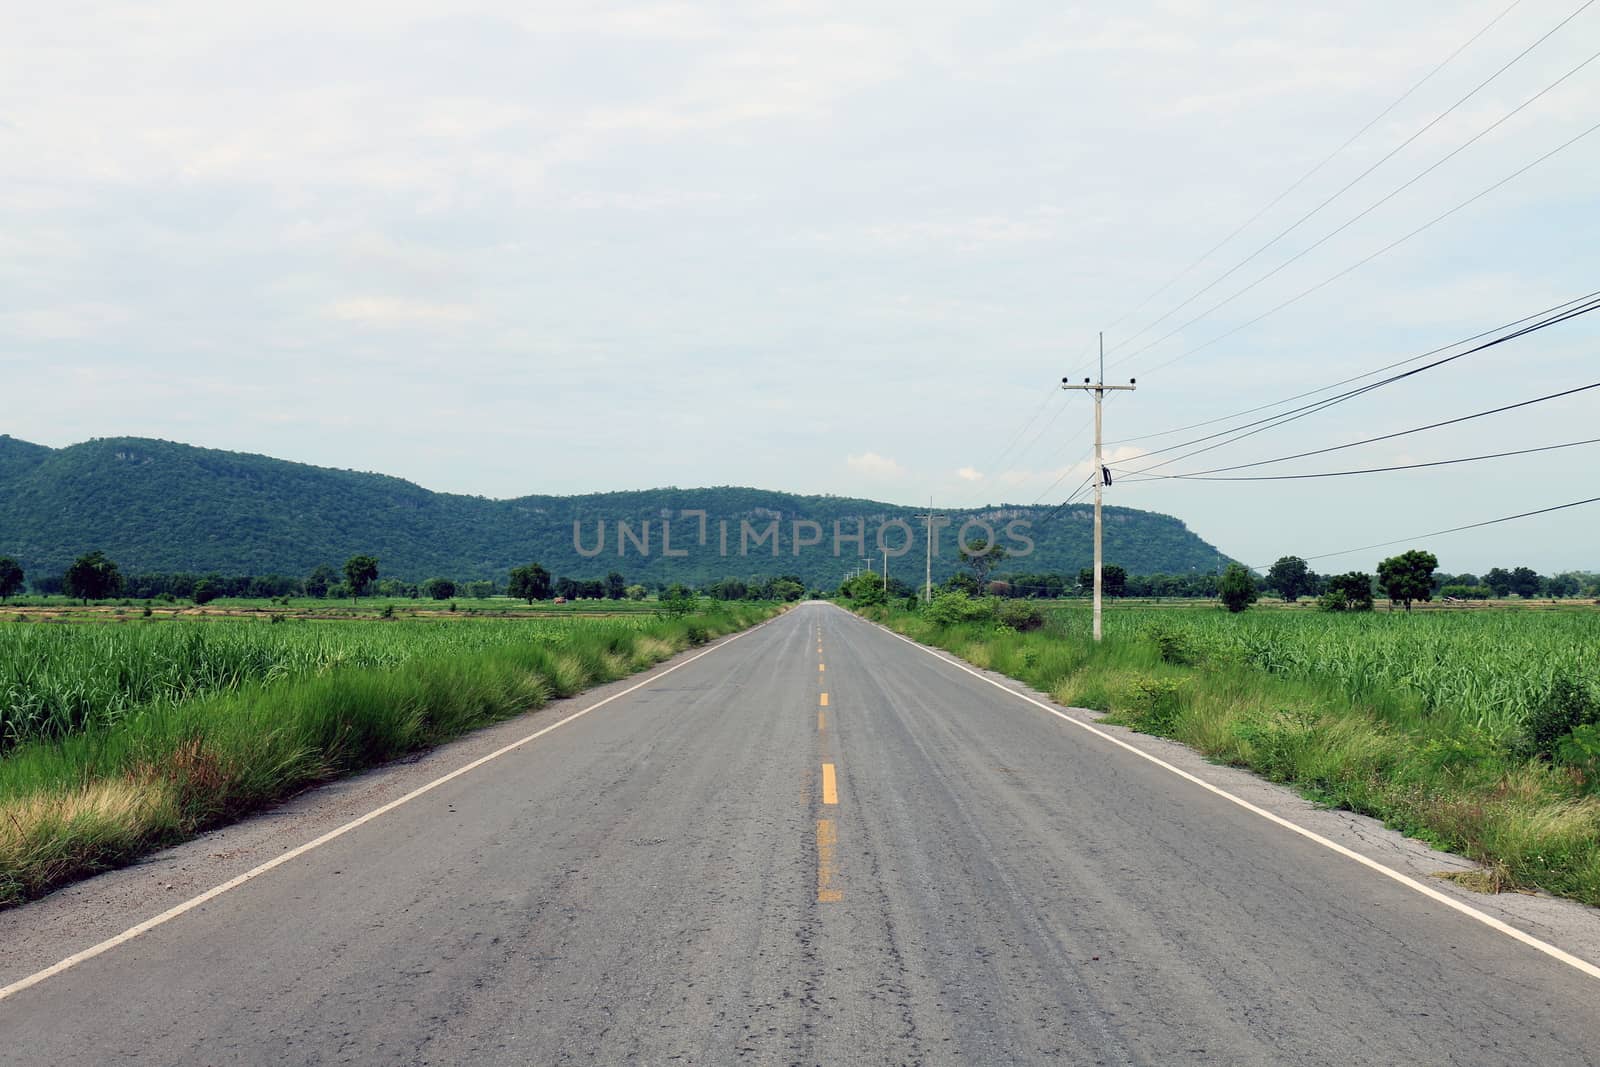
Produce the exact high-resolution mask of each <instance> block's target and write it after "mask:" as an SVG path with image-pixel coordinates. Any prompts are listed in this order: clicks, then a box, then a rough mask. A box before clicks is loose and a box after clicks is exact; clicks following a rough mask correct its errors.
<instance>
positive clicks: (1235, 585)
mask: <svg viewBox="0 0 1600 1067" xmlns="http://www.w3.org/2000/svg"><path fill="white" fill-rule="evenodd" d="M1218 590H1219V591H1220V595H1221V597H1222V602H1223V603H1224V604H1226V605H1227V607H1228V610H1229V611H1231V612H1235V613H1237V612H1241V611H1243V610H1244V609H1245V608H1248V607H1249V606H1250V605H1251V604H1254V603H1255V602H1256V599H1257V594H1256V580H1255V578H1254V576H1252V575H1251V573H1250V572H1249V571H1248V570H1246V569H1245V568H1244V567H1243V566H1242V565H1240V564H1238V563H1230V564H1228V569H1227V570H1225V571H1223V572H1222V581H1221V583H1220V584H1219V585H1218Z"/></svg>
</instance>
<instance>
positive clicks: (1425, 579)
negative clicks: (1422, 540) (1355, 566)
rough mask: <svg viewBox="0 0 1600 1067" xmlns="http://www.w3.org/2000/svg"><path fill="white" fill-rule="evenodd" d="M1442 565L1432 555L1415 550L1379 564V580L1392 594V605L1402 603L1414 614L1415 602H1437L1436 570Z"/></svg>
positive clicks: (1385, 589)
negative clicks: (1435, 597)
mask: <svg viewBox="0 0 1600 1067" xmlns="http://www.w3.org/2000/svg"><path fill="white" fill-rule="evenodd" d="M1438 566H1439V559H1438V557H1436V556H1435V555H1434V554H1433V553H1432V552H1424V551H1423V550H1422V549H1420V548H1413V549H1411V550H1410V551H1409V552H1402V553H1400V554H1399V555H1398V556H1390V557H1389V558H1388V559H1386V560H1384V561H1383V562H1382V563H1380V564H1378V581H1379V582H1380V583H1382V585H1383V591H1384V592H1386V593H1388V594H1389V603H1391V604H1393V603H1394V602H1396V601H1399V602H1400V603H1402V604H1404V605H1405V606H1406V610H1407V611H1410V610H1411V602H1412V601H1413V600H1420V601H1422V602H1423V603H1424V604H1426V603H1427V602H1428V601H1430V600H1432V599H1433V571H1434V568H1436V567H1438Z"/></svg>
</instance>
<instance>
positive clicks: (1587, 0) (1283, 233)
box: [1112, 0, 1595, 362]
mask: <svg viewBox="0 0 1600 1067" xmlns="http://www.w3.org/2000/svg"><path fill="white" fill-rule="evenodd" d="M1594 3H1595V0H1584V2H1583V3H1582V4H1580V5H1579V6H1578V7H1577V9H1576V10H1574V11H1573V12H1572V13H1571V14H1569V15H1568V16H1567V17H1566V18H1564V19H1562V20H1561V21H1560V22H1558V23H1556V25H1555V26H1553V27H1551V28H1550V29H1549V30H1547V31H1545V33H1544V34H1542V35H1541V36H1540V37H1539V38H1538V39H1537V40H1535V41H1534V42H1533V43H1532V44H1530V45H1528V46H1527V47H1526V48H1524V49H1523V50H1522V51H1521V52H1518V53H1517V54H1516V55H1515V56H1513V57H1511V59H1510V60H1508V61H1507V62H1506V63H1505V64H1504V65H1502V66H1501V67H1499V68H1498V69H1497V70H1495V72H1494V73H1493V74H1491V75H1489V76H1488V77H1487V78H1485V79H1484V80H1483V81H1481V82H1479V83H1478V84H1477V85H1476V86H1474V87H1473V88H1472V89H1471V90H1470V91H1468V92H1467V94H1466V95H1465V96H1462V97H1460V98H1459V99H1458V100H1456V102H1455V103H1453V104H1451V105H1450V106H1449V107H1448V108H1446V109H1445V110H1444V111H1441V112H1440V113H1439V114H1438V115H1436V116H1434V117H1433V119H1431V120H1430V121H1429V122H1427V123H1426V124H1425V125H1423V126H1422V127H1421V128H1420V129H1418V130H1417V131H1416V132H1415V133H1413V134H1412V135H1411V136H1410V137H1407V138H1406V139H1405V140H1404V141H1401V142H1400V143H1399V144H1398V145H1396V146H1395V147H1394V148H1392V149H1390V150H1389V151H1388V152H1387V153H1385V154H1384V155H1383V156H1381V157H1380V158H1379V159H1378V160H1377V162H1375V163H1373V164H1372V165H1371V166H1369V167H1368V168H1367V169H1366V170H1364V171H1362V172H1361V173H1360V174H1358V175H1356V176H1355V177H1354V178H1352V179H1351V180H1350V181H1349V182H1347V183H1345V184H1344V185H1343V186H1341V187H1340V188H1339V189H1338V190H1337V191H1336V192H1334V193H1333V194H1332V195H1331V196H1328V197H1327V198H1326V199H1324V200H1323V201H1322V202H1321V203H1319V204H1317V206H1316V207H1314V208H1312V209H1311V210H1310V211H1308V212H1306V213H1305V214H1303V215H1301V216H1300V217H1299V218H1298V219H1296V220H1295V221H1294V222H1292V223H1290V224H1289V226H1287V227H1285V228H1284V229H1283V230H1280V231H1279V232H1278V233H1277V234H1276V235H1275V236H1273V237H1272V238H1271V239H1270V240H1269V241H1267V242H1266V243H1265V244H1263V245H1261V246H1260V247H1258V248H1257V249H1256V250H1255V251H1254V252H1251V253H1250V254H1249V255H1248V256H1246V257H1245V258H1244V259H1242V260H1240V261H1239V262H1238V263H1235V264H1234V265H1233V266H1232V267H1229V268H1228V269H1227V270H1226V271H1224V272H1223V273H1222V274H1221V275H1219V276H1218V277H1217V278H1215V279H1213V280H1212V281H1211V282H1210V283H1208V284H1207V285H1206V286H1205V287H1204V288H1202V289H1200V290H1198V291H1197V292H1195V293H1193V294H1192V295H1190V296H1189V297H1188V298H1187V299H1185V300H1184V301H1183V302H1182V303H1180V304H1178V305H1177V306H1176V307H1173V308H1171V309H1170V310H1168V311H1166V312H1165V313H1163V314H1162V315H1161V316H1160V317H1159V318H1156V319H1155V320H1153V321H1151V322H1150V323H1148V324H1147V325H1146V326H1145V327H1144V328H1143V329H1141V330H1140V331H1139V332H1138V333H1135V334H1133V335H1132V336H1130V337H1128V338H1126V339H1124V340H1122V341H1119V342H1117V343H1116V344H1115V345H1114V346H1113V349H1112V350H1113V351H1115V350H1116V349H1119V348H1122V347H1123V346H1125V345H1128V344H1131V343H1132V342H1133V341H1135V340H1137V339H1138V338H1139V337H1141V336H1143V335H1144V334H1145V333H1148V332H1149V331H1150V330H1151V329H1153V328H1154V327H1155V326H1157V325H1158V324H1160V323H1161V322H1164V321H1165V320H1166V319H1168V318H1170V317H1171V316H1172V315H1175V314H1176V313H1177V312H1179V311H1181V310H1182V309H1183V308H1185V307H1187V306H1188V305H1189V304H1191V303H1193V302H1194V301H1195V300H1197V299H1199V298H1200V297H1201V296H1204V295H1205V294H1206V293H1208V292H1210V291H1211V290H1212V289H1214V288H1216V287H1217V286H1218V285H1220V284H1221V283H1222V282H1224V281H1226V280H1227V279H1228V278H1230V277H1232V276H1233V275H1234V274H1235V273H1237V272H1238V271H1239V270H1240V269H1242V268H1243V267H1244V266H1245V265H1246V264H1248V263H1250V262H1251V261H1252V260H1254V259H1255V258H1256V257H1257V256H1259V255H1260V254H1261V253H1263V252H1265V251H1266V250H1267V249H1269V248H1271V247H1272V246H1273V245H1275V244H1277V243H1278V242H1279V241H1281V240H1282V239H1283V238H1285V237H1287V236H1288V235H1289V234H1291V233H1293V232H1294V231H1295V230H1297V229H1299V228H1300V227H1301V226H1302V225H1304V224H1305V223H1306V222H1307V221H1309V220H1310V219H1311V218H1312V217H1313V216H1315V215H1316V214H1317V213H1318V212H1320V211H1321V210H1322V209H1323V208H1325V207H1327V206H1328V205H1329V204H1331V203H1333V202H1334V201H1335V200H1337V199H1338V198H1339V197H1341V196H1343V195H1344V194H1345V193H1346V192H1348V191H1349V190H1350V189H1351V188H1353V187H1354V186H1355V185H1356V184H1357V183H1358V182H1360V181H1362V180H1363V179H1364V178H1366V177H1367V176H1368V175H1370V174H1371V173H1372V172H1373V171H1375V170H1377V169H1378V168H1379V167H1381V166H1383V164H1385V163H1387V162H1388V161H1389V160H1390V159H1393V158H1394V157H1395V156H1396V155H1397V154H1398V153H1400V152H1401V151H1403V150H1404V149H1405V148H1407V147H1408V146H1409V145H1411V144H1412V143H1413V142H1415V141H1416V140H1417V138H1419V137H1421V136H1422V135H1423V134H1425V133H1427V132H1428V131H1429V130H1431V129H1433V128H1434V127H1435V126H1437V125H1438V124H1439V123H1441V122H1443V121H1444V120H1445V119H1446V118H1448V117H1449V116H1450V115H1451V114H1453V113H1454V112H1455V111H1456V110H1457V109H1458V108H1460V107H1461V106H1462V105H1463V104H1465V103H1466V102H1467V101H1468V100H1470V99H1472V98H1473V97H1474V96H1476V95H1477V94H1478V93H1479V92H1481V91H1482V90H1483V89H1484V88H1485V87H1487V86H1488V85H1489V84H1490V83H1491V82H1493V81H1494V80H1495V79H1497V78H1499V77H1500V75H1502V74H1504V73H1505V72H1506V71H1508V70H1510V69H1511V67H1513V66H1514V65H1516V64H1517V63H1518V62H1520V61H1521V60H1522V59H1523V58H1524V57H1526V56H1527V55H1528V54H1529V53H1530V52H1532V51H1533V50H1534V49H1535V48H1538V47H1539V46H1540V45H1541V44H1543V43H1544V42H1545V41H1547V40H1549V39H1550V38H1551V37H1552V36H1554V35H1555V34H1556V33H1557V32H1558V31H1559V30H1561V29H1562V28H1563V27H1564V26H1566V25H1567V24H1568V23H1569V22H1571V21H1572V20H1573V19H1575V18H1577V17H1578V16H1579V15H1581V14H1582V13H1583V12H1584V11H1586V10H1588V8H1589V7H1591V6H1592V5H1593V4H1594ZM1568 76H1570V74H1569V75H1564V76H1563V80H1565V77H1568ZM1557 84H1559V82H1558V83H1557ZM1553 87H1554V86H1551V87H1550V88H1553ZM1545 91H1546V92H1547V91H1548V88H1547V89H1546V90H1545ZM1539 95H1543V93H1542V92H1541V93H1540V94H1539ZM1537 98H1538V97H1534V99H1537ZM1532 102H1533V101H1532V100H1529V101H1527V102H1525V103H1524V104H1523V105H1522V107H1526V106H1527V104H1529V103H1532ZM1517 110H1519V111H1520V110H1521V107H1519V108H1518V109H1517ZM1513 114H1515V112H1513ZM1509 117H1510V115H1507V116H1505V118H1509ZM1500 121H1502V122H1503V121H1504V118H1503V119H1501V120H1500ZM1497 125H1498V123H1497ZM1491 128H1492V127H1491ZM1484 132H1485V133H1487V132H1488V131H1484ZM1479 136H1482V134H1479ZM1474 139H1476V138H1474ZM1468 143H1469V144H1470V143H1471V142H1468ZM1462 147H1465V145H1463V146H1462ZM1458 151H1459V149H1458ZM1452 154H1453V153H1452ZM1447 158H1448V157H1447ZM1441 162H1443V161H1442V160H1441ZM1437 165H1438V164H1435V166H1437ZM1430 169H1432V168H1430ZM1419 177H1420V175H1419ZM1413 180H1415V179H1413ZM1408 184H1409V183H1408ZM1402 188H1403V187H1402ZM1396 192H1398V190H1396ZM1391 195H1393V194H1391ZM1373 206H1374V207H1376V206H1377V205H1373ZM1368 210H1369V211H1370V210H1372V209H1371V208H1369V209H1368ZM1358 217H1359V216H1358ZM1351 221H1352V222H1353V221H1354V220H1351ZM1345 225H1347V226H1348V225H1349V223H1346V224H1345ZM1335 232H1337V231H1335ZM1329 236H1332V235H1331V234H1330V235H1329ZM1324 240H1326V238H1324ZM1291 262H1292V260H1291ZM1285 265H1286V264H1285ZM1270 276H1271V275H1270V274H1269V275H1266V276H1264V277H1263V278H1261V279H1257V281H1256V282H1252V283H1251V285H1249V286H1246V287H1245V289H1242V290H1240V293H1243V292H1246V291H1248V290H1249V289H1250V288H1253V287H1254V286H1255V285H1257V284H1260V282H1261V281H1264V280H1265V277H1270ZM1238 295H1239V293H1235V294H1234V297H1236V296H1238ZM1234 297H1229V298H1228V300H1232V299H1234ZM1227 302H1228V301H1223V303H1227ZM1220 306H1222V305H1221V304H1219V305H1216V307H1220ZM1216 307H1213V308H1212V309H1210V310H1208V311H1206V312H1203V313H1202V314H1201V315H1200V316H1197V319H1198V318H1204V317H1205V316H1206V315H1209V314H1211V311H1214V310H1216ZM1197 319H1191V320H1190V321H1189V322H1188V323H1185V324H1184V326H1180V327H1178V328H1177V329H1176V330H1173V331H1170V332H1168V333H1167V334H1164V335H1163V336H1162V337H1160V338H1158V339H1157V340H1155V341H1153V342H1151V343H1150V344H1147V345H1145V346H1144V347H1143V348H1140V349H1138V350H1137V351H1135V352H1132V353H1129V354H1128V355H1126V356H1123V357H1122V359H1121V360H1119V361H1118V362H1123V361H1126V360H1127V359H1130V358H1132V357H1133V356H1136V355H1138V354H1139V353H1140V352H1144V351H1146V350H1147V349H1149V348H1151V347H1152V346H1154V345H1156V344H1160V343H1161V342H1162V341H1164V340H1166V339H1167V338H1168V337H1171V336H1172V334H1173V333H1177V332H1180V331H1182V330H1183V329H1185V328H1187V326H1189V325H1192V324H1193V323H1194V322H1195V321H1197Z"/></svg>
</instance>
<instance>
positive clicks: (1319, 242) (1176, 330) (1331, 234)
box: [1117, 52, 1600, 366]
mask: <svg viewBox="0 0 1600 1067" xmlns="http://www.w3.org/2000/svg"><path fill="white" fill-rule="evenodd" d="M1597 59H1600V52H1595V53H1593V54H1592V55H1590V56H1589V58H1587V59H1585V60H1584V61H1583V62H1581V63H1579V64H1578V65H1577V66H1575V67H1573V68H1572V69H1571V70H1569V71H1567V72H1566V73H1565V74H1563V75H1562V76H1561V77H1559V78H1557V79H1556V80H1555V81H1553V82H1551V83H1550V84H1549V85H1546V86H1545V87H1544V88H1543V89H1540V90H1539V91H1538V92H1537V93H1534V94H1533V95H1532V96H1530V97H1528V99H1526V100H1524V101H1523V102H1522V103H1520V104H1518V105H1517V106H1516V107H1514V108H1512V109H1511V110H1510V111H1508V112H1506V113H1505V114H1504V115H1501V116H1500V117H1499V118H1498V119H1496V120H1495V121H1494V122H1492V123H1490V124H1489V125H1488V126H1485V127H1484V128H1483V129H1481V130H1479V131H1478V132H1477V133H1475V134H1473V135H1472V136H1471V137H1469V138H1468V139H1467V140H1465V141H1463V142H1462V143H1461V144H1459V145H1457V146H1456V147H1455V148H1453V149H1451V150H1450V151H1449V152H1448V153H1446V154H1445V155H1443V156H1441V157H1440V158H1439V159H1437V160H1435V161H1434V162H1433V163H1432V164H1430V165H1429V166H1427V167H1425V168H1423V169H1422V170H1421V171H1418V172H1417V173H1416V174H1414V175H1412V177H1411V178H1409V179H1408V180H1407V181H1405V182H1403V183H1402V184H1400V185H1398V186H1396V187H1395V188H1394V189H1391V190H1390V191H1389V192H1388V193H1386V194H1384V195H1383V196H1382V197H1379V198H1378V199H1377V200H1375V201H1373V202H1372V203H1371V204H1369V205H1368V206H1367V207H1366V208H1365V209H1363V210H1362V211H1360V212H1358V213H1357V214H1355V215H1353V216H1352V217H1350V218H1349V219H1346V220H1345V221H1344V222H1343V223H1341V224H1340V225H1338V226H1336V227H1335V228H1334V229H1332V230H1329V231H1328V232H1327V233H1325V234H1323V235H1322V236H1321V237H1319V238H1317V239H1316V240H1315V241H1313V242H1312V243H1311V244H1309V245H1307V246H1305V247H1304V248H1302V249H1300V251H1298V252H1296V253H1295V254H1294V255H1292V256H1290V257H1289V258H1288V259H1286V260H1284V261H1283V262H1282V263H1279V264H1278V265H1277V266H1275V267H1273V268H1272V269H1271V270H1269V271H1267V272H1266V273H1265V274H1263V275H1261V276H1260V277H1259V278H1257V279H1256V280H1255V281H1253V282H1251V283H1250V284H1248V285H1246V286H1244V287H1243V288H1242V289H1239V290H1237V291H1236V292H1234V293H1233V294H1231V295H1230V296H1227V297H1225V298H1223V299H1222V300H1220V301H1218V302H1217V303H1215V304H1213V305H1211V306H1210V307H1209V308H1207V309H1206V310H1204V311H1202V312H1201V313H1200V314H1198V315H1196V316H1194V317H1193V318H1191V319H1189V320H1188V321H1187V322H1185V323H1183V324H1182V325H1181V326H1175V327H1173V328H1172V329H1171V330H1168V331H1167V332H1166V333H1164V334H1162V335H1161V336H1160V337H1158V338H1156V339H1155V340H1154V341H1151V342H1149V343H1148V344H1146V345H1143V346H1142V347H1140V348H1138V349H1135V350H1134V351H1132V352H1129V353H1128V354H1127V355H1125V356H1123V357H1122V358H1121V359H1119V360H1117V362H1118V363H1123V362H1126V361H1128V360H1130V359H1134V358H1136V357H1138V356H1139V355H1141V354H1142V353H1144V352H1148V351H1149V350H1150V349H1152V348H1154V347H1156V346H1157V345H1159V344H1161V343H1162V342H1163V341H1166V340H1167V339H1169V338H1171V337H1174V336H1176V335H1177V334H1180V333H1182V332H1183V331H1184V330H1187V329H1188V328H1189V327H1191V326H1193V325H1194V324H1195V323H1197V322H1199V321H1201V320H1202V319H1205V318H1209V317H1210V316H1211V315H1212V314H1213V313H1215V312H1217V311H1219V310H1221V309H1222V308H1224V307H1226V306H1227V305H1229V304H1231V303H1233V301H1235V300H1237V299H1238V298H1239V297H1241V296H1243V295H1244V294H1245V293H1248V292H1249V291H1250V290H1252V289H1254V288H1255V287H1256V286H1258V285H1260V284H1261V283H1262V282H1265V281H1267V280H1268V279H1269V278H1272V277H1274V276H1276V275H1277V274H1278V273H1279V272H1280V271H1282V270H1284V269H1285V268H1287V267H1289V266H1291V265H1292V264H1294V263H1297V262H1298V261H1300V260H1301V259H1303V258H1304V257H1305V256H1307V255H1309V254H1310V253H1312V252H1314V251H1316V250H1317V249H1318V248H1320V247H1322V246H1323V245H1324V244H1326V243H1327V242H1328V241H1330V240H1332V239H1333V238H1335V237H1337V236H1338V235H1339V234H1341V233H1343V232H1344V231H1345V230H1347V229H1349V228H1350V227H1351V226H1354V225H1355V224H1356V223H1358V222H1360V221H1361V220H1362V219H1364V218H1366V217H1367V216H1368V215H1370V214H1372V213H1373V212H1374V211H1376V210H1377V209H1378V208H1380V207H1382V206H1383V205H1384V204H1387V203H1388V202H1389V201H1391V200H1393V199H1394V198H1395V197H1397V196H1399V195H1400V194H1401V193H1403V192H1405V191H1406V190H1407V189H1409V188H1411V187H1412V186H1413V185H1415V184H1416V183H1417V182H1419V181H1421V180H1422V179H1423V178H1426V177H1427V176H1428V175H1429V174H1432V173H1433V172H1434V171H1435V170H1438V169H1439V168H1440V167H1442V166H1444V165H1445V164H1446V163H1448V162H1450V160H1452V159H1454V158H1455V157H1456V156H1458V155H1460V154H1461V153H1462V152H1464V151H1466V150H1467V149H1468V148H1470V147H1472V146H1473V145H1474V144H1476V143H1477V142H1478V141H1480V140H1482V139H1483V138H1484V137H1487V136H1488V135H1489V134H1491V133H1493V132H1494V131H1495V130H1496V129H1498V128H1499V127H1500V126H1501V125H1502V124H1504V123H1505V122H1507V121H1508V120H1509V119H1511V118H1512V117H1513V116H1514V115H1516V114H1517V113H1519V112H1520V111H1522V110H1523V109H1524V108H1526V107H1528V106H1529V105H1530V104H1532V103H1533V102H1534V101H1536V100H1538V99H1539V98H1540V97H1542V96H1544V95H1545V94H1546V93H1549V92H1551V91H1552V90H1554V89H1555V88H1556V87H1557V86H1559V85H1561V83H1562V82H1564V81H1566V80H1567V79H1568V78H1570V77H1572V76H1573V75H1574V74H1576V73H1578V72H1579V71H1580V70H1582V69H1583V68H1584V67H1587V66H1588V65H1589V64H1591V63H1593V62H1594V61H1595V60H1597ZM1185 354H1187V353H1185ZM1177 358H1182V357H1177ZM1177 358H1175V359H1173V360H1169V361H1168V362H1167V363H1164V364H1162V366H1170V365H1171V364H1172V363H1175V362H1177Z"/></svg>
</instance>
